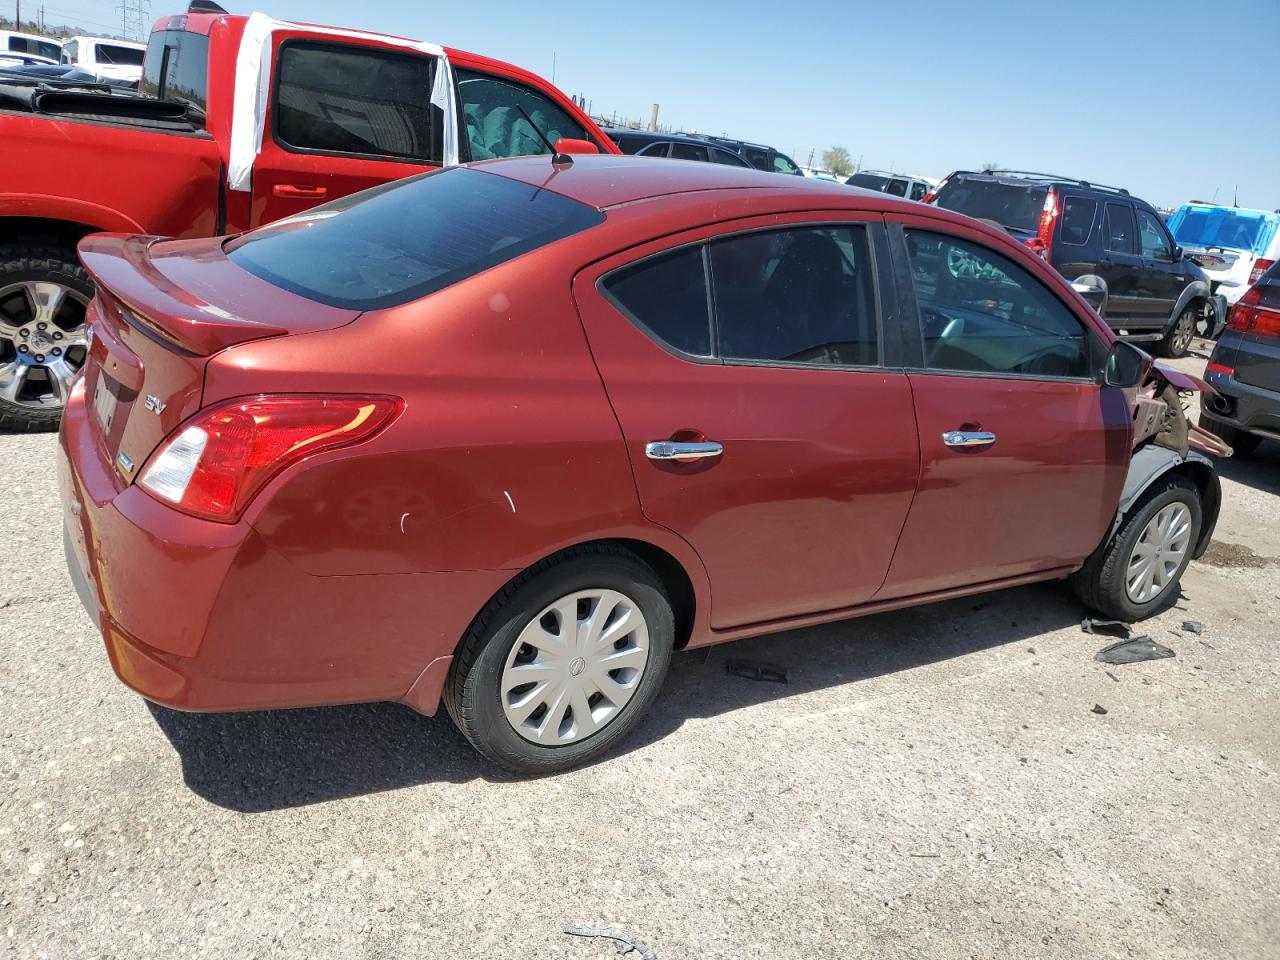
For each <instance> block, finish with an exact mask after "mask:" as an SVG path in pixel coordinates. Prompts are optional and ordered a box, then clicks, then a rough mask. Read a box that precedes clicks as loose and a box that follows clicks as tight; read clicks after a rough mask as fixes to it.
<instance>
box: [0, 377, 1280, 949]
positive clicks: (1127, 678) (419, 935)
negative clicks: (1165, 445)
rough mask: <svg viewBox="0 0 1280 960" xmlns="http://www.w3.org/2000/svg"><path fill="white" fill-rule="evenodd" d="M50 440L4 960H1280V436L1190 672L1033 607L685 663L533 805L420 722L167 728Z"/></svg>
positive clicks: (7, 765) (1075, 616)
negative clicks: (82, 561)
mask: <svg viewBox="0 0 1280 960" xmlns="http://www.w3.org/2000/svg"><path fill="white" fill-rule="evenodd" d="M1203 363H1204V357H1203V356H1200V357H1198V358H1193V359H1192V360H1189V361H1186V362H1184V363H1183V364H1181V365H1182V366H1184V367H1185V368H1187V369H1191V370H1195V369H1198V368H1200V367H1202V366H1203ZM55 442H56V441H55V438H54V437H53V436H49V435H45V436H11V435H6V436H0V464H3V466H2V467H0V543H2V544H3V547H4V549H3V554H2V555H0V638H2V639H3V648H4V650H5V656H4V658H3V660H0V930H3V936H2V937H0V944H3V945H4V949H5V950H7V951H8V953H7V954H5V955H13V956H19V957H54V958H62V957H121V958H150V957H156V958H166V960H168V958H176V957H217V958H228V957H234V958H236V960H249V958H252V957H343V958H347V957H351V958H392V957H396V958H398V957H406V958H409V957H412V958H430V957H438V956H451V957H457V958H470V957H485V958H488V957H492V958H506V960H509V958H530V960H532V958H539V957H569V958H584V960H592V958H603V957H609V956H614V951H613V947H612V944H611V943H610V942H608V941H604V940H580V939H575V938H571V937H566V936H564V935H563V934H561V933H560V932H559V931H560V927H561V926H562V925H563V924H566V923H585V924H589V925H598V926H610V925H612V926H618V927H622V928H624V929H626V930H629V931H631V932H632V933H634V934H636V935H637V936H639V937H640V938H641V939H642V940H643V941H645V942H646V943H647V944H648V945H649V946H651V947H652V948H653V949H654V950H655V951H656V952H657V955H658V956H659V957H660V958H663V960H674V958H700V960H701V958H730V957H769V958H793V957H794V958H801V957H803V958H812V957H829V956H830V957H859V956H867V957H877V958H897V957H903V958H906V957H912V958H919V957H928V958H969V957H983V958H986V957H992V958H996V957H998V958H1002V960H1003V958H1008V957H1037V958H1041V957H1087V958H1090V960H1094V958H1104V957H1186V958H1196V960H1203V958H1225V957H1233V958H1248V957H1258V958H1262V957H1268V958H1274V957H1276V956H1277V949H1278V948H1277V944H1280V911H1277V909H1276V906H1277V904H1280V839H1278V838H1280V831H1278V830H1277V827H1276V818H1277V814H1278V813H1280V779H1278V778H1277V771H1278V770H1280V734H1277V730H1278V729H1280V705H1278V704H1280V696H1278V695H1280V669H1278V668H1280V645H1278V644H1277V628H1276V623H1277V622H1278V621H1280V566H1277V562H1278V561H1277V560H1276V559H1275V558H1277V557H1280V509H1277V507H1278V506H1280V498H1278V496H1277V495H1278V494H1280V445H1278V444H1271V443H1267V444H1264V445H1263V447H1262V448H1261V449H1260V450H1259V452H1258V453H1257V454H1256V455H1255V456H1254V457H1253V458H1252V459H1250V460H1248V461H1240V462H1226V463H1223V464H1222V465H1221V470H1222V475H1223V484H1224V488H1225V503H1224V507H1223V514H1222V520H1221V522H1220V524H1219V526H1218V534H1217V544H1216V546H1215V547H1214V548H1213V550H1212V552H1211V553H1210V554H1209V555H1208V557H1207V558H1206V559H1205V560H1204V561H1202V562H1198V563H1195V564H1193V566H1192V567H1191V569H1190V570H1189V572H1188V574H1187V576H1186V577H1185V579H1184V596H1183V598H1182V600H1181V601H1180V602H1179V604H1178V606H1177V608H1176V609H1171V610H1169V611H1167V612H1166V613H1164V614H1163V615H1161V616H1160V617H1159V618H1158V619H1156V620H1154V621H1152V622H1150V623H1149V624H1148V625H1146V626H1144V628H1143V630H1144V631H1145V632H1148V633H1150V634H1151V635H1152V636H1154V637H1155V638H1156V639H1158V640H1161V641H1163V642H1165V643H1167V644H1169V645H1170V646H1172V647H1173V648H1174V649H1175V650H1176V651H1177V654H1178V656H1177V658H1176V659H1174V660H1164V661H1158V662H1154V663H1147V664H1139V665H1132V666H1125V667H1110V668H1108V667H1104V666H1103V665H1102V664H1099V663H1096V662H1094V660H1093V654H1094V652H1095V651H1096V650H1097V649H1098V648H1100V647H1101V646H1102V645H1103V644H1104V643H1105V642H1106V641H1104V640H1102V639H1100V638H1097V637H1091V636H1086V635H1084V634H1082V633H1081V631H1080V628H1079V620H1080V617H1081V609H1080V607H1079V606H1078V604H1077V603H1076V602H1075V601H1074V599H1073V598H1072V596H1071V594H1070V593H1069V592H1068V591H1067V590H1066V589H1065V588H1063V587H1061V586H1058V585H1046V586H1038V587H1032V588H1026V589H1018V590H1010V591H1006V592H1003V593H998V594H993V595H990V596H987V597H981V598H974V599H970V600H964V601H956V602H951V603H947V604H943V605H939V606H935V607H932V608H925V609H920V610H915V611H907V612H902V613H894V614H886V615H882V616H877V617H874V618H869V619H864V620H856V621H850V622H847V623H841V624H836V625H832V626H828V627H823V628H820V629H812V630H805V631H801V632H796V633H790V634H783V635H779V636H776V637H771V638H768V639H764V640H756V641H749V642H745V643H742V644H739V645H737V646H735V647H720V648H717V649H714V650H712V651H711V652H710V653H709V654H707V653H705V652H697V653H691V654H686V655H681V656H679V657H677V660H676V663H675V665H674V668H673V673H672V677H671V679H670V681H669V683H668V686H667V690H666V693H665V695H664V697H663V698H662V700H661V701H660V703H659V705H658V707H657V709H656V711H655V712H654V714H653V715H652V716H651V717H650V718H649V719H647V720H646V722H645V723H644V724H643V725H642V726H641V727H640V728H639V730H638V731H637V734H636V735H635V736H634V737H633V738H632V740H631V741H630V743H629V744H628V745H627V747H626V748H625V749H624V750H623V751H622V752H621V753H619V754H617V755H614V756H612V757H609V758H607V759H606V760H605V761H604V762H601V763H599V764H597V765H595V766H593V767H590V768H588V769H585V770H580V771H577V772H574V773H570V774H567V775H562V776H557V777H551V778H547V779H544V780H539V781H533V782H521V781H518V780H515V779H513V778H509V777H507V776H505V775H503V774H501V773H498V772H496V771H495V770H494V769H492V768H490V767H488V766H487V765H486V764H485V763H483V762H482V761H481V760H480V759H479V758H478V757H477V756H476V755H474V754H473V753H472V752H471V750H470V748H468V747H467V746H466V745H465V744H464V742H463V741H462V739H461V738H460V737H459V735H458V734H456V733H455V731H454V729H453V727H452V725H451V724H450V722H449V721H448V719H447V718H446V717H445V716H443V715H441V716H439V717H436V718H434V719H427V718H422V717H418V716H416V715H415V714H413V713H411V712H410V711H408V710H407V709H405V708H403V707H399V706H395V705H373V706H360V707H350V708H336V709H326V710H297V711H287V712H277V713H266V714H252V715H232V716H194V715H183V714H177V713H173V712H170V711H167V710H163V709H161V708H157V707H148V705H147V704H146V703H144V702H143V701H142V700H141V699H140V698H138V697H137V696H135V695H133V694H132V693H130V692H129V691H128V690H126V689H125V688H124V687H123V686H122V685H121V684H120V683H118V682H117V681H116V680H115V678H114V677H113V676H112V674H111V670H110V668H109V666H108V663H107V658H106V655H105V653H104V651H103V648H102V644H101V642H100V640H99V639H98V637H97V635H96V633H95V632H94V630H93V628H92V627H91V626H90V624H89V623H88V621H87V619H86V617H85V616H84V614H83V613H82V612H81V610H80V607H79V605H78V603H77V601H76V599H75V597H74V595H73V594H72V592H71V589H70V586H69V584H68V581H67V579H66V576H65V574H64V571H63V561H62V554H61V543H60V534H59V523H60V516H59V511H58V507H57V504H56V499H55V495H54V491H53V481H52V470H53V462H54V449H55ZM1185 619H1195V620H1199V621H1202V622H1203V623H1204V625H1205V629H1204V634H1203V635H1202V636H1200V637H1196V636H1193V635H1191V634H1187V633H1183V632H1182V631H1181V630H1180V626H1181V624H1182V621H1183V620H1185ZM728 656H758V657H761V658H765V659H768V660H770V661H773V662H777V663H780V664H783V665H785V666H786V667H787V668H788V669H789V671H790V682H789V683H788V684H787V685H785V686H784V685H778V684H768V683H755V682H751V681H747V680H743V679H739V678H736V677H733V676H730V675H728V674H726V672H725V668H724V663H725V659H726V658H727V657H728ZM1108 670H1109V671H1110V675H1109V674H1108ZM1095 704H1100V705H1102V706H1103V707H1105V708H1106V709H1107V711H1108V712H1107V713H1106V715H1099V714H1095V713H1092V712H1091V708H1092V707H1093V706H1094V705H1095ZM633 956H634V954H633Z"/></svg>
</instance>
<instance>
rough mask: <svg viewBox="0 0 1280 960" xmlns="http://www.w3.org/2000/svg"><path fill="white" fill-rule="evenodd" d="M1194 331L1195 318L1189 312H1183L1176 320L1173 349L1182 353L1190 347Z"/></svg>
mask: <svg viewBox="0 0 1280 960" xmlns="http://www.w3.org/2000/svg"><path fill="white" fill-rule="evenodd" d="M1195 331H1196V318H1195V315H1194V314H1193V313H1192V312H1191V311H1190V310H1184V311H1183V312H1182V316H1180V317H1179V318H1178V326H1177V327H1176V328H1175V329H1174V331H1173V348H1174V350H1176V351H1177V352H1178V353H1182V352H1184V351H1185V350H1187V348H1189V347H1190V346H1191V338H1192V336H1194V334H1195Z"/></svg>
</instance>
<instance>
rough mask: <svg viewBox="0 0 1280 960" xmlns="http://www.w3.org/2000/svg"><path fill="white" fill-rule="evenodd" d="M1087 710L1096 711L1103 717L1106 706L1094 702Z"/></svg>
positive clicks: (1105, 713) (1105, 712)
mask: <svg viewBox="0 0 1280 960" xmlns="http://www.w3.org/2000/svg"><path fill="white" fill-rule="evenodd" d="M1089 712H1090V713H1096V714H1097V715H1098V716H1100V717H1105V716H1106V715H1107V708H1106V707H1104V706H1103V705H1102V704H1100V703H1095V704H1094V705H1093V709H1092V710H1090V711H1089Z"/></svg>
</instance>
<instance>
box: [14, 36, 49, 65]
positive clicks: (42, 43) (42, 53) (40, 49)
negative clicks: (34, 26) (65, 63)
mask: <svg viewBox="0 0 1280 960" xmlns="http://www.w3.org/2000/svg"><path fill="white" fill-rule="evenodd" d="M9 50H10V51H12V52H13V53H27V54H30V55H31V56H33V57H44V58H45V59H47V60H57V59H58V58H59V57H60V56H61V55H62V47H61V46H60V45H59V44H56V43H53V42H52V41H50V40H38V39H36V38H35V37H10V38H9Z"/></svg>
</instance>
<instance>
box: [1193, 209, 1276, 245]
mask: <svg viewBox="0 0 1280 960" xmlns="http://www.w3.org/2000/svg"><path fill="white" fill-rule="evenodd" d="M1277 223H1280V216H1277V215H1276V214H1274V213H1263V212H1262V211H1259V210H1233V209H1231V208H1230V207H1192V206H1186V207H1181V208H1180V209H1179V210H1178V211H1177V212H1175V213H1174V215H1173V216H1172V217H1170V218H1169V231H1170V232H1171V233H1172V234H1173V239H1174V240H1176V241H1177V242H1178V243H1179V244H1180V245H1181V246H1184V247H1227V248H1230V249H1232V250H1244V251H1247V252H1249V253H1262V252H1263V251H1264V250H1266V248H1267V246H1268V245H1269V244H1270V243H1271V238H1272V237H1273V236H1274V235H1275V232H1276V225H1277Z"/></svg>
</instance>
